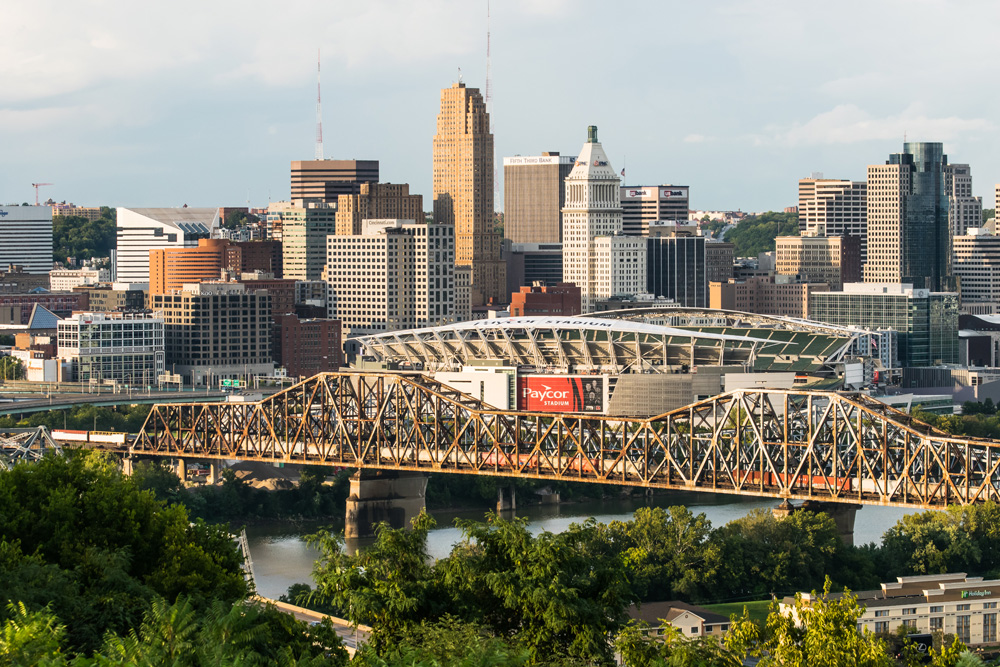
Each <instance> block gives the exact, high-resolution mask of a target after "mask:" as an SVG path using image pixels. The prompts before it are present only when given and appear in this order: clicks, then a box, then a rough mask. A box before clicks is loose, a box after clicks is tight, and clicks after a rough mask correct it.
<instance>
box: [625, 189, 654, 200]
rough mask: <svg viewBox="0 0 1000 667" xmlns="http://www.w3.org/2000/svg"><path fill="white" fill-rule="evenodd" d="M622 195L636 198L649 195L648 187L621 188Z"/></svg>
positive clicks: (627, 197) (626, 197)
mask: <svg viewBox="0 0 1000 667" xmlns="http://www.w3.org/2000/svg"><path fill="white" fill-rule="evenodd" d="M622 196H623V197H625V199H636V198H638V197H649V196H650V191H649V188H622Z"/></svg>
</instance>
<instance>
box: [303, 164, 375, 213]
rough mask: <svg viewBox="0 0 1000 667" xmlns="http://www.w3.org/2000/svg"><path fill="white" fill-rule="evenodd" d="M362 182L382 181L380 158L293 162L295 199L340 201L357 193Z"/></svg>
mask: <svg viewBox="0 0 1000 667" xmlns="http://www.w3.org/2000/svg"><path fill="white" fill-rule="evenodd" d="M362 183H378V160H300V161H293V162H292V195H291V197H290V199H291V200H292V201H305V202H321V203H327V204H336V203H337V197H339V196H340V195H356V194H358V193H360V192H361V184H362Z"/></svg>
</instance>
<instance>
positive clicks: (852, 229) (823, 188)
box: [798, 178, 868, 266]
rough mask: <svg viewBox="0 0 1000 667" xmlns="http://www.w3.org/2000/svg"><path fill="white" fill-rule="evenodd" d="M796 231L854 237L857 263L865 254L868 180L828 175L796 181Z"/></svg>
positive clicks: (818, 234)
mask: <svg viewBox="0 0 1000 667" xmlns="http://www.w3.org/2000/svg"><path fill="white" fill-rule="evenodd" d="M798 212H799V233H800V234H801V235H802V236H806V235H809V234H811V235H813V236H856V237H858V238H859V239H861V265H862V266H864V264H865V261H866V260H867V257H868V254H867V253H868V183H867V182H865V181H844V180H837V179H831V178H803V179H800V180H799V206H798Z"/></svg>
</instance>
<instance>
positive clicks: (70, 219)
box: [52, 207, 117, 262]
mask: <svg viewBox="0 0 1000 667" xmlns="http://www.w3.org/2000/svg"><path fill="white" fill-rule="evenodd" d="M115 219H116V215H115V210H114V209H113V208H107V207H101V217H100V218H98V219H97V220H88V219H87V218H81V217H78V216H72V215H71V216H62V215H56V216H53V217H52V257H53V259H55V260H56V261H57V262H66V258H67V257H76V258H77V259H90V258H91V257H110V255H111V250H112V249H113V248H114V247H115V244H116V243H117V231H116V230H115Z"/></svg>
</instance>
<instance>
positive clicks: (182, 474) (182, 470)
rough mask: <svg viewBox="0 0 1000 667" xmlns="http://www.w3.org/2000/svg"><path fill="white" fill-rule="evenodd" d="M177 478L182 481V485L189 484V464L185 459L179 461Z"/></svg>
mask: <svg viewBox="0 0 1000 667" xmlns="http://www.w3.org/2000/svg"><path fill="white" fill-rule="evenodd" d="M177 476H178V477H179V478H180V480H181V484H182V485H183V484H187V481H188V475H187V462H186V461H185V460H184V459H177Z"/></svg>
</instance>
